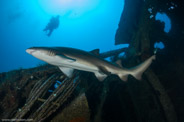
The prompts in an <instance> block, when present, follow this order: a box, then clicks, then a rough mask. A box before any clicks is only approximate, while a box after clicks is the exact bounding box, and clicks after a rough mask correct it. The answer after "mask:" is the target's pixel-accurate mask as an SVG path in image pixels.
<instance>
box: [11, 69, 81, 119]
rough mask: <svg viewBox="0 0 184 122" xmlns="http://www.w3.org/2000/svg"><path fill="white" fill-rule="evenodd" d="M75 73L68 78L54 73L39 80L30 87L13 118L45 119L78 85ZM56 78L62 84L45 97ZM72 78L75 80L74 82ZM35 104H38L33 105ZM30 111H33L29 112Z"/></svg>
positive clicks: (78, 80)
mask: <svg viewBox="0 0 184 122" xmlns="http://www.w3.org/2000/svg"><path fill="white" fill-rule="evenodd" d="M76 75H79V74H78V73H77V72H76V73H75V75H74V76H73V78H71V79H68V78H66V77H65V76H64V75H63V74H62V73H55V74H53V75H52V76H50V77H46V78H43V79H41V80H39V81H38V82H37V83H36V84H35V85H34V87H33V88H32V90H31V92H30V95H29V97H28V99H27V101H26V104H25V105H24V106H23V107H22V108H21V111H18V112H17V113H16V115H15V117H14V118H16V119H20V118H26V119H33V120H34V121H43V120H45V119H46V118H47V117H48V116H50V115H51V114H52V113H53V112H55V111H56V110H57V109H58V108H59V107H60V106H61V105H62V104H63V103H64V102H65V101H66V100H67V98H68V97H69V96H70V95H71V93H72V92H73V90H74V89H75V87H76V86H77V85H78V83H79V82H80V79H79V77H77V79H76ZM58 79H60V80H61V81H62V82H63V83H62V85H60V86H59V87H58V88H57V89H55V90H54V91H53V93H51V94H50V95H49V96H48V97H46V95H47V94H48V90H49V88H50V87H51V86H52V85H53V83H54V81H56V80H58ZM73 80H76V81H75V83H74V82H73ZM40 102H41V103H40ZM35 104H37V105H39V106H38V107H35ZM30 111H34V112H32V113H30Z"/></svg>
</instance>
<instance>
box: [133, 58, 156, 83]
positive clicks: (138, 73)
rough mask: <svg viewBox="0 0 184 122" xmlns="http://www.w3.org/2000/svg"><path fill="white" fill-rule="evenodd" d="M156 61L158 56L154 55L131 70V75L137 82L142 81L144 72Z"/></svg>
mask: <svg viewBox="0 0 184 122" xmlns="http://www.w3.org/2000/svg"><path fill="white" fill-rule="evenodd" d="M155 59H156V56H155V55H153V56H151V57H150V58H148V59H147V60H145V61H144V62H143V63H141V64H139V65H138V66H136V67H135V68H132V69H130V71H131V73H130V74H131V75H132V76H134V77H135V78H136V79H137V80H141V78H142V74H143V72H144V71H145V70H146V69H147V68H148V67H149V66H150V65H151V63H152V61H153V60H155Z"/></svg>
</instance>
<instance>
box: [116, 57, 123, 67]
mask: <svg viewBox="0 0 184 122" xmlns="http://www.w3.org/2000/svg"><path fill="white" fill-rule="evenodd" d="M116 64H117V65H118V66H119V67H121V68H123V66H122V64H121V59H118V60H117V61H116Z"/></svg>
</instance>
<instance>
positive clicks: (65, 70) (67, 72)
mask: <svg viewBox="0 0 184 122" xmlns="http://www.w3.org/2000/svg"><path fill="white" fill-rule="evenodd" d="M59 69H60V70H61V71H62V72H63V73H64V74H65V75H66V76H67V77H69V78H71V77H72V75H73V71H74V69H72V68H67V67H59Z"/></svg>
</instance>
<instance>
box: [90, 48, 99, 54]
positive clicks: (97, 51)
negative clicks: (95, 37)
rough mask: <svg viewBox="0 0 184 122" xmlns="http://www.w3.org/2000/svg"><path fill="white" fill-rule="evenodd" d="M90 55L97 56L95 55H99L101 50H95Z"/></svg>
mask: <svg viewBox="0 0 184 122" xmlns="http://www.w3.org/2000/svg"><path fill="white" fill-rule="evenodd" d="M90 53H92V54H95V55H99V54H100V49H94V50H92V51H90Z"/></svg>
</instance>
